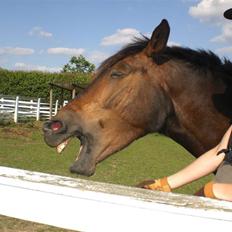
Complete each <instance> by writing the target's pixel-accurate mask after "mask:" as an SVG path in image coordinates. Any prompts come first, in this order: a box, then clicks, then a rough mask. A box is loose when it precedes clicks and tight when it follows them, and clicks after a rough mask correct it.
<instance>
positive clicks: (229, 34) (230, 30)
mask: <svg viewBox="0 0 232 232" xmlns="http://www.w3.org/2000/svg"><path fill="white" fill-rule="evenodd" d="M211 41H212V42H219V43H225V42H232V24H231V22H229V23H226V24H224V25H223V26H222V33H221V34H220V35H218V36H215V37H214V38H212V39H211Z"/></svg>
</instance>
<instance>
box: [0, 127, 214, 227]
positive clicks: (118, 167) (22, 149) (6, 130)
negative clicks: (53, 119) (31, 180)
mask: <svg viewBox="0 0 232 232" xmlns="http://www.w3.org/2000/svg"><path fill="white" fill-rule="evenodd" d="M78 147H79V142H78V140H77V139H73V140H72V141H71V143H70V144H69V146H67V148H66V149H65V150H64V152H63V154H62V155H58V154H57V153H56V151H55V149H54V148H50V147H48V146H47V145H46V144H45V143H44V141H43V136H42V131H41V123H37V124H33V123H29V124H24V125H13V126H8V127H0V164H1V166H8V167H15V168H21V169H27V170H32V171H39V172H46V173H51V174H57V175H64V176H70V177H73V178H84V179H89V180H94V181H101V182H107V183H115V184H121V185H129V186H134V185H135V184H136V183H138V182H140V181H142V180H144V179H149V178H159V177H163V176H167V175H169V174H172V173H174V172H175V171H177V170H179V169H180V168H182V167H184V166H185V165H187V164H188V163H190V162H191V161H192V160H193V159H194V158H193V157H192V156H191V155H190V154H189V153H188V152H187V151H186V150H185V149H184V148H182V147H181V146H180V145H178V144H176V143H175V142H174V141H173V140H171V139H170V138H167V137H165V136H162V135H159V134H150V135H147V136H145V137H143V138H141V139H138V140H137V141H135V142H133V143H132V144H131V145H129V146H128V147H127V148H126V149H124V150H122V151H120V152H118V153H116V154H114V155H112V156H111V157H109V158H108V159H106V160H104V161H103V162H101V163H100V164H98V165H97V170H96V173H95V174H94V175H93V176H91V177H83V176H77V175H75V174H71V173H70V172H69V166H70V165H71V164H72V162H73V161H74V160H75V157H76V153H77V151H78ZM210 178H211V176H209V177H206V178H203V179H202V180H200V181H196V182H194V183H192V184H189V185H187V186H185V187H182V188H179V189H177V190H176V191H175V192H178V193H184V194H193V193H194V192H195V191H197V190H198V189H199V188H200V187H201V186H202V185H203V184H204V183H205V182H206V181H208V180H209V179H210ZM5 221H6V220H5V218H4V217H2V218H0V230H1V229H2V228H5V227H3V225H4V222H5ZM12 223H13V222H12ZM25 223H26V222H25ZM19 224H20V223H19ZM21 224H23V223H21ZM21 224H20V225H21ZM39 228H40V227H39ZM4 231H11V230H10V229H9V230H6V229H4ZM12 231H20V230H12ZM21 231H27V230H21ZM33 231H43V230H42V229H41V228H40V229H38V230H33ZM44 231H46V230H44ZM48 231H53V230H48ZM54 231H63V230H59V229H57V230H54Z"/></svg>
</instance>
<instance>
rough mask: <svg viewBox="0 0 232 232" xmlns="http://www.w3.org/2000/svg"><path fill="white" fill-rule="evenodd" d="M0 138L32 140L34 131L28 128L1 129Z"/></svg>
mask: <svg viewBox="0 0 232 232" xmlns="http://www.w3.org/2000/svg"><path fill="white" fill-rule="evenodd" d="M0 131H1V133H0V138H19V137H21V138H22V137H23V138H31V137H32V131H31V130H30V129H26V128H9V127H8V128H6V127H5V128H1V129H0Z"/></svg>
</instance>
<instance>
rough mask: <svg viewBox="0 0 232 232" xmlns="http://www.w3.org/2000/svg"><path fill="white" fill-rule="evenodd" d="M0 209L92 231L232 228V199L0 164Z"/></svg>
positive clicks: (35, 219)
mask: <svg viewBox="0 0 232 232" xmlns="http://www.w3.org/2000/svg"><path fill="white" fill-rule="evenodd" d="M0 214H2V215H5V216H10V217H15V218H19V219H24V220H29V221H34V222H40V223H44V224H48V225H53V226H57V227H61V228H66V229H72V230H78V231H93V232H98V231H99V232H105V231H106V232H114V231H115V232H119V231H133V232H136V231H139V232H141V231H146V232H149V231H178V232H182V231H183V232H186V231H210V232H214V231H215V232H216V231H217V232H218V231H231V227H232V203H231V202H225V201H218V200H211V199H206V198H201V197H195V196H187V195H182V194H173V193H163V192H157V191H149V190H144V189H137V188H133V187H125V186H120V185H113V184H106V183H99V182H93V181H87V180H81V179H73V178H68V177H63V176H55V175H49V174H45V173H38V172H30V171H25V170H19V169H13V168H7V167H0Z"/></svg>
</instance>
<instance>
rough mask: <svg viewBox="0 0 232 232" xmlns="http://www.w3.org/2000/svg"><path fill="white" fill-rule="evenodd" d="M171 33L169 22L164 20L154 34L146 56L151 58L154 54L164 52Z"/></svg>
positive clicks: (146, 50) (146, 49) (147, 47)
mask: <svg viewBox="0 0 232 232" xmlns="http://www.w3.org/2000/svg"><path fill="white" fill-rule="evenodd" d="M169 33H170V27H169V24H168V21H167V20H166V19H163V20H162V21H161V23H160V24H159V25H158V26H157V27H156V28H155V30H154V31H153V33H152V36H151V39H150V41H149V43H148V44H147V46H146V48H145V50H144V51H145V53H146V55H147V56H151V55H152V54H153V53H160V52H162V51H163V50H164V49H165V47H166V45H167V42H168V37H169Z"/></svg>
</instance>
